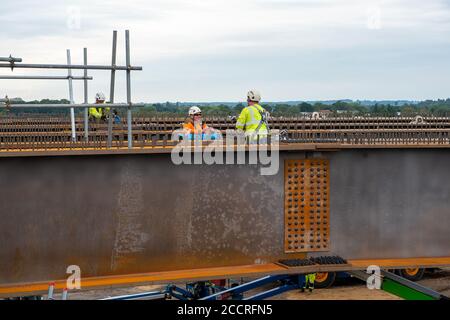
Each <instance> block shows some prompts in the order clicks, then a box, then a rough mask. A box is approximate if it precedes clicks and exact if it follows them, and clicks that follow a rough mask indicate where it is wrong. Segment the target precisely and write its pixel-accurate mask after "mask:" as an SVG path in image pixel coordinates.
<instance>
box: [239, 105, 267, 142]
mask: <svg viewBox="0 0 450 320" xmlns="http://www.w3.org/2000/svg"><path fill="white" fill-rule="evenodd" d="M258 110H259V111H258ZM265 112H266V110H264V108H263V107H261V106H260V105H259V104H254V105H252V106H248V107H245V108H244V109H242V111H241V114H240V115H239V118H238V119H237V122H236V129H241V130H244V131H245V134H246V135H251V134H253V133H255V131H256V129H257V128H258V126H259V124H260V123H261V113H265ZM256 134H257V135H267V134H268V130H267V125H266V124H265V123H262V124H261V126H260V128H259V130H258V132H257V133H256Z"/></svg>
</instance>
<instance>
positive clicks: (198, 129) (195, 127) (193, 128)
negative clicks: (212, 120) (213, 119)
mask: <svg viewBox="0 0 450 320" xmlns="http://www.w3.org/2000/svg"><path fill="white" fill-rule="evenodd" d="M183 128H184V129H186V130H189V133H192V134H201V133H202V132H203V130H205V129H206V128H208V126H207V125H206V123H203V124H202V123H199V122H197V123H192V122H189V123H184V124H183Z"/></svg>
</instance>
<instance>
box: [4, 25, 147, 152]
mask: <svg viewBox="0 0 450 320" xmlns="http://www.w3.org/2000/svg"><path fill="white" fill-rule="evenodd" d="M116 57H117V31H113V44H112V61H111V65H89V64H88V62H87V48H84V51H83V58H84V59H83V60H84V61H83V62H84V64H82V65H75V64H72V62H71V56H70V50H69V49H67V64H23V63H21V62H22V59H21V58H15V57H12V56H9V57H0V61H1V62H6V63H0V68H10V69H11V71H14V69H19V68H24V69H66V70H67V73H68V74H67V76H23V75H19V76H11V75H0V80H1V79H3V80H12V79H21V80H68V84H69V101H70V104H33V103H32V104H19V103H11V101H10V100H9V99H8V97H7V96H6V98H5V100H4V101H3V102H0V106H3V107H5V108H7V109H10V108H69V109H70V115H71V132H72V141H73V142H76V141H77V132H76V128H75V126H76V125H75V112H74V109H75V108H84V139H85V141H86V142H88V141H89V111H88V108H89V107H101V108H104V107H110V108H126V109H127V134H128V139H127V140H128V148H129V149H131V148H132V147H133V138H132V115H131V108H132V107H139V106H143V104H133V103H132V101H131V71H140V70H142V67H140V66H132V65H131V58H130V32H129V30H126V31H125V57H126V65H125V66H118V65H116ZM72 70H84V75H83V76H73V75H72ZM88 70H109V71H111V82H110V99H109V101H110V103H105V104H89V103H88V84H87V81H88V80H92V79H93V78H92V77H89V76H88V74H87V71H88ZM117 70H118V71H126V94H127V102H126V103H114V89H115V72H116V71H117ZM72 80H83V81H84V103H82V104H76V103H75V102H74V99H73V84H72ZM108 119H109V120H108V143H107V147H111V145H112V114H111V110H110V111H109V115H108Z"/></svg>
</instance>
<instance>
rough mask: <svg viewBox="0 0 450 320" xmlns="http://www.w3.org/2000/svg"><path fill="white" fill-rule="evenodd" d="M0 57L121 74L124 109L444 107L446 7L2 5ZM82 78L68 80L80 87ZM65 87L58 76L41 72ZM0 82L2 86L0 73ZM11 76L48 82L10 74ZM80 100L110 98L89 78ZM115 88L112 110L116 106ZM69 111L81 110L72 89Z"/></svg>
mask: <svg viewBox="0 0 450 320" xmlns="http://www.w3.org/2000/svg"><path fill="white" fill-rule="evenodd" d="M1 6H2V10H1V11H0V21H1V24H2V28H0V39H1V46H0V56H9V55H10V54H12V55H13V56H17V57H21V58H22V59H23V62H24V63H65V62H66V49H71V53H72V62H73V63H79V64H81V63H82V51H83V47H87V48H88V51H89V63H92V64H109V63H111V42H112V30H118V32H119V39H118V41H119V42H118V54H119V56H118V62H119V64H124V60H125V57H124V56H125V55H124V53H125V48H124V47H125V45H124V30H125V29H129V30H130V32H131V52H132V64H135V65H141V66H143V68H144V71H142V72H135V73H134V74H133V75H132V87H133V100H134V101H149V102H158V101H242V100H243V99H244V96H245V93H246V91H247V90H248V89H250V88H256V89H259V90H260V91H261V93H262V96H263V99H264V100H266V101H283V100H325V99H343V98H350V99H412V100H422V99H437V98H447V97H450V0H428V1H423V0H385V1H383V0H334V1H332V0H146V1H144V0H142V1H140V0H137V1H133V0H129V1H123V0H122V1H118V0H107V1H106V0H105V1H99V0H89V1H88V0H81V1H57V2H56V1H50V0H41V1H39V2H37V1H31V0H29V1H27V0H17V1H9V2H6V1H2V4H1ZM81 72H82V71H75V74H77V75H78V74H80V75H81ZM50 73H51V74H59V75H64V74H65V71H63V70H60V71H58V72H50ZM0 74H11V72H10V70H9V69H0ZM13 74H41V75H43V74H49V72H48V71H46V70H31V71H30V70H23V69H17V70H15V71H14V73H13ZM91 75H93V76H94V80H93V81H91V82H90V84H89V90H90V96H91V97H93V95H94V94H95V92H96V91H103V92H105V93H107V92H109V73H108V72H101V71H100V72H98V71H97V72H91ZM124 80H125V77H124V74H123V73H120V74H119V75H118V78H117V85H116V86H117V97H116V101H122V100H124V99H125V94H124V93H125V92H124V88H125V81H124ZM0 81H1V82H0V96H2V97H3V96H4V95H6V94H8V95H9V96H10V97H18V96H19V97H23V98H24V99H27V100H30V99H42V98H46V97H50V98H65V97H67V95H68V88H67V87H68V86H67V83H66V81H59V82H56V81H53V82H48V81H26V82H23V81H18V80H13V81H12V80H0ZM75 100H76V102H82V84H81V83H80V82H77V83H76V86H75Z"/></svg>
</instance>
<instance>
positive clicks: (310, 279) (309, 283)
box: [302, 273, 316, 292]
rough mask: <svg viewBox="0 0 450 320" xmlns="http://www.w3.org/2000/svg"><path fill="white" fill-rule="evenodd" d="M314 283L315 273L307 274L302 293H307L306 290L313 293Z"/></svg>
mask: <svg viewBox="0 0 450 320" xmlns="http://www.w3.org/2000/svg"><path fill="white" fill-rule="evenodd" d="M314 281H316V274H315V273H308V274H305V284H304V285H303V288H302V292H305V290H306V289H309V292H312V291H313V290H314Z"/></svg>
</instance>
